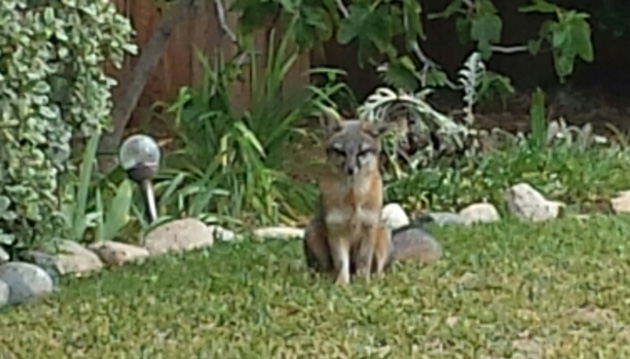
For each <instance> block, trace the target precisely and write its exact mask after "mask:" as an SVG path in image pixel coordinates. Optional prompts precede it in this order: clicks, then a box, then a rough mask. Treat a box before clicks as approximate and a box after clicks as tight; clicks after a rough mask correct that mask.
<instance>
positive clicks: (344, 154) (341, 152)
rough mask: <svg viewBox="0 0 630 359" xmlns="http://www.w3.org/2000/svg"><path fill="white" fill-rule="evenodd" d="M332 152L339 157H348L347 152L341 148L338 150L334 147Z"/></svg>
mask: <svg viewBox="0 0 630 359" xmlns="http://www.w3.org/2000/svg"><path fill="white" fill-rule="evenodd" d="M331 150H332V151H333V152H334V153H335V154H336V155H337V156H342V157H345V156H346V152H345V151H344V150H342V149H341V148H337V147H332V148H331Z"/></svg>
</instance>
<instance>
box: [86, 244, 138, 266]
mask: <svg viewBox="0 0 630 359" xmlns="http://www.w3.org/2000/svg"><path fill="white" fill-rule="evenodd" d="M89 248H90V249H91V250H92V251H94V253H96V254H97V255H98V256H99V257H100V258H101V260H102V261H103V262H105V263H106V264H108V265H113V266H121V265H123V264H127V263H130V262H137V261H141V260H143V259H144V258H146V257H148V256H149V251H148V250H147V249H146V248H142V247H138V246H134V245H131V244H127V243H121V242H115V241H103V242H97V243H94V244H92V245H90V247H89Z"/></svg>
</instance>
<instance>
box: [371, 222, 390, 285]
mask: <svg viewBox="0 0 630 359" xmlns="http://www.w3.org/2000/svg"><path fill="white" fill-rule="evenodd" d="M393 250H394V246H393V244H392V237H391V232H390V230H389V229H388V228H387V227H386V226H384V225H383V224H382V223H381V224H380V225H379V226H378V228H377V230H376V241H375V244H374V263H373V264H374V265H373V266H372V269H373V271H374V272H375V273H376V274H381V273H383V272H384V271H385V268H386V267H387V265H388V263H389V262H390V261H391V258H392V254H393Z"/></svg>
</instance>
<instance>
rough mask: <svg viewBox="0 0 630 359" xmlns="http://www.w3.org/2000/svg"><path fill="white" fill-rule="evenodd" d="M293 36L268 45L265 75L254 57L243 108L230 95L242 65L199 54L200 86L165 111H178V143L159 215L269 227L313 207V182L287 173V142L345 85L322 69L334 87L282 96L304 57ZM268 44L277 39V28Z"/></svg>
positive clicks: (160, 185)
mask: <svg viewBox="0 0 630 359" xmlns="http://www.w3.org/2000/svg"><path fill="white" fill-rule="evenodd" d="M294 34H295V33H294V28H291V27H290V28H288V29H286V30H285V31H284V32H283V38H282V40H281V41H280V44H279V45H277V46H275V45H270V47H269V49H268V52H267V54H268V55H267V56H268V58H267V61H266V67H265V69H264V71H263V73H262V74H259V73H256V71H255V69H256V68H257V66H256V58H255V55H254V54H253V53H252V54H251V56H250V60H251V62H250V63H251V66H250V69H252V70H250V73H249V75H250V78H251V79H252V84H251V86H252V87H251V88H252V91H251V95H252V96H251V102H250V104H249V107H248V108H247V110H246V111H244V112H243V113H239V112H238V111H237V110H236V109H235V106H234V102H233V101H232V100H231V98H230V93H231V91H230V88H231V87H232V84H233V83H234V82H235V81H236V80H237V78H238V76H239V75H241V74H242V71H243V68H242V66H240V65H239V64H236V63H235V62H227V61H224V60H223V58H222V57H217V59H216V62H215V64H214V65H212V66H211V65H210V64H209V63H208V61H207V60H206V59H204V58H203V57H200V59H199V60H200V61H201V63H202V65H203V67H204V73H205V74H204V78H203V83H202V84H201V86H199V87H197V88H189V87H184V88H182V89H181V90H180V92H179V95H178V97H177V99H176V100H175V101H174V102H173V103H172V104H170V105H169V106H168V108H167V111H168V112H170V113H172V114H174V115H175V126H176V129H175V130H176V132H177V135H178V143H179V147H178V148H177V149H176V150H175V151H173V152H172V153H170V154H168V155H167V156H166V158H165V165H164V166H163V168H162V169H161V171H160V173H159V174H158V177H157V178H156V182H157V183H156V192H157V197H158V199H159V206H160V212H161V213H163V214H167V215H168V216H180V215H185V216H196V217H200V218H201V219H203V220H207V221H214V220H220V221H224V220H234V219H238V222H241V223H243V224H263V225H266V224H271V223H278V222H283V221H290V220H292V219H295V218H296V217H297V216H299V215H300V214H303V213H308V212H310V210H312V206H313V203H314V202H315V191H314V187H313V186H311V185H309V184H305V183H302V182H299V181H297V180H294V179H293V178H291V177H290V176H289V175H287V174H286V173H285V172H284V171H283V161H285V160H286V159H287V157H290V156H289V154H290V151H291V150H290V148H289V147H288V145H289V144H290V143H292V142H294V141H296V140H299V139H300V138H303V136H304V135H305V134H304V132H303V131H301V130H299V129H298V128H297V127H296V125H297V123H298V121H301V120H303V119H305V118H308V117H311V116H313V115H317V114H318V113H319V111H320V105H321V104H323V103H324V102H328V101H329V98H330V97H331V96H332V95H334V94H336V93H338V92H339V91H340V90H342V89H345V87H344V86H343V85H339V84H336V83H334V81H335V79H336V78H335V77H334V74H335V73H336V72H335V71H327V70H318V72H319V73H322V72H323V73H324V74H328V75H329V80H330V78H332V80H333V82H332V84H331V82H327V83H326V84H324V85H323V86H311V87H308V88H305V89H303V91H295V92H293V93H291V94H286V93H283V91H282V83H283V79H284V78H285V75H286V73H287V71H288V70H289V69H290V68H291V66H292V65H293V63H294V62H295V61H296V59H297V57H298V55H299V54H298V53H297V52H291V51H289V50H288V47H287V46H288V45H289V44H290V42H289V41H290V39H292V36H293V35H294ZM269 43H270V44H275V43H276V41H275V40H274V39H273V33H272V35H271V39H270V40H269ZM217 215H218V217H217ZM209 216H210V217H209Z"/></svg>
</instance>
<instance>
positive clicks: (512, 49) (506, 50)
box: [490, 45, 529, 54]
mask: <svg viewBox="0 0 630 359" xmlns="http://www.w3.org/2000/svg"><path fill="white" fill-rule="evenodd" d="M490 50H492V52H498V53H501V54H515V53H518V52H527V51H529V48H528V47H527V46H525V45H518V46H501V45H496V46H491V47H490Z"/></svg>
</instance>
